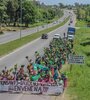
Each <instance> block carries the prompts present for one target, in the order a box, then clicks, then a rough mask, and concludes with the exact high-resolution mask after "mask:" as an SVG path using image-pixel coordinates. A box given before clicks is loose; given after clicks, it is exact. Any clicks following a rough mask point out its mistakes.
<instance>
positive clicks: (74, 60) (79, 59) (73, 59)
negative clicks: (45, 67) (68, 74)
mask: <svg viewBox="0 0 90 100" xmlns="http://www.w3.org/2000/svg"><path fill="white" fill-rule="evenodd" d="M68 63H69V64H84V56H76V55H69V57H68Z"/></svg>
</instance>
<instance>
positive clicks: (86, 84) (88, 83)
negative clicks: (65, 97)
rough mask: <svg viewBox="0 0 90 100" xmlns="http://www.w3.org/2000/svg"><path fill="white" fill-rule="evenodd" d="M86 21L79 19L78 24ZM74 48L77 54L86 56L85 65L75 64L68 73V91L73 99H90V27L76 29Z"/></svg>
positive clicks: (80, 24)
mask: <svg viewBox="0 0 90 100" xmlns="http://www.w3.org/2000/svg"><path fill="white" fill-rule="evenodd" d="M82 23H83V25H85V24H86V23H85V22H81V21H80V22H79V21H77V24H76V26H77V25H79V26H82ZM74 50H75V52H76V54H77V55H83V56H85V64H84V65H81V66H80V65H73V69H72V72H71V73H70V72H69V73H68V77H69V87H68V93H69V94H70V95H72V99H71V100H90V28H80V29H77V31H76V36H75V42H74Z"/></svg>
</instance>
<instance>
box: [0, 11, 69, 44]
mask: <svg viewBox="0 0 90 100" xmlns="http://www.w3.org/2000/svg"><path fill="white" fill-rule="evenodd" d="M68 16H69V12H68V11H64V15H63V17H62V18H60V19H59V20H57V21H55V22H53V23H50V24H45V25H44V27H42V26H38V27H35V28H31V29H30V28H28V29H25V30H22V31H21V37H24V36H27V35H30V34H32V33H35V32H37V31H41V30H44V29H47V28H50V27H52V26H55V25H57V24H59V23H61V22H63V21H64V20H65V18H67V17H68ZM19 38H20V30H18V31H16V32H5V33H4V34H3V35H0V44H3V43H7V42H10V41H13V40H16V39H19Z"/></svg>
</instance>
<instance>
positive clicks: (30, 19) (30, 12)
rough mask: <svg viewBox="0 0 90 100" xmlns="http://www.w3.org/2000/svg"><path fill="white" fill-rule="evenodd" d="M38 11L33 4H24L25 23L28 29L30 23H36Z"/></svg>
mask: <svg viewBox="0 0 90 100" xmlns="http://www.w3.org/2000/svg"><path fill="white" fill-rule="evenodd" d="M36 14H37V11H36V9H35V7H34V5H33V3H32V2H30V1H28V0H26V1H25V2H24V3H23V21H24V22H25V26H26V27H28V25H29V23H34V22H35V19H36Z"/></svg>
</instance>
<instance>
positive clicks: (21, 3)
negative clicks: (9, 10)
mask: <svg viewBox="0 0 90 100" xmlns="http://www.w3.org/2000/svg"><path fill="white" fill-rule="evenodd" d="M21 38H22V0H20V39H21Z"/></svg>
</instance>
